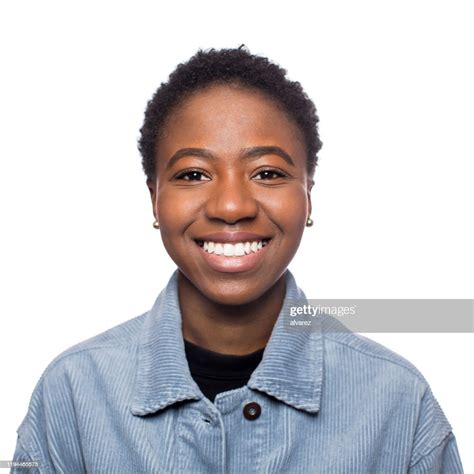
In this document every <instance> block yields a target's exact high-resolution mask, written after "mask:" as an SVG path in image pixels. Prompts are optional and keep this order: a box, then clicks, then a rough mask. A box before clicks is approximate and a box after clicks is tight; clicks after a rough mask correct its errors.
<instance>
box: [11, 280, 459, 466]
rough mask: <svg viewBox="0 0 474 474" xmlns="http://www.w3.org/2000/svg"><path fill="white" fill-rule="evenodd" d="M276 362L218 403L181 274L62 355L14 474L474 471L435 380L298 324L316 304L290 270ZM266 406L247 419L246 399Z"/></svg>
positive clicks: (350, 339) (370, 347) (378, 352)
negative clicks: (193, 357)
mask: <svg viewBox="0 0 474 474" xmlns="http://www.w3.org/2000/svg"><path fill="white" fill-rule="evenodd" d="M286 279H287V280H286V283H287V293H286V296H285V302H284V306H283V308H282V311H281V313H280V316H279V318H278V320H277V322H276V324H275V327H274V329H273V332H272V335H271V338H270V340H269V342H268V345H267V347H266V349H265V352H264V355H263V359H262V361H261V363H260V365H259V366H258V367H257V369H256V370H255V371H254V372H253V374H252V376H251V378H250V380H249V382H248V384H247V385H246V386H244V387H241V388H238V389H236V390H231V391H228V392H224V393H221V394H218V395H217V397H216V399H215V402H214V404H213V403H211V402H210V401H209V400H208V399H207V398H205V397H204V396H203V395H202V393H201V392H200V390H199V388H198V386H197V385H196V383H195V382H194V380H193V379H192V377H191V375H190V373H189V369H188V365H187V362H186V358H185V352H184V343H183V338H182V331H181V314H180V310H179V302H178V292H177V271H175V272H174V273H173V275H172V276H171V278H170V280H169V282H168V285H167V286H166V288H165V289H164V290H163V291H162V292H161V293H160V295H159V296H158V298H157V300H156V302H155V304H154V306H153V307H152V309H151V310H150V311H149V312H147V313H145V314H143V315H141V316H138V317H136V318H134V319H131V320H130V321H127V322H125V323H123V324H121V325H119V326H116V327H114V328H112V329H110V330H108V331H106V332H104V333H102V334H99V335H98V336H95V337H93V338H91V339H88V340H86V341H84V342H82V343H80V344H78V345H76V346H73V347H71V348H70V349H68V350H66V351H65V352H63V353H62V354H61V355H59V356H58V357H57V358H56V359H55V360H53V361H52V362H51V364H50V365H49V366H48V368H47V369H46V370H45V372H44V374H43V375H42V377H41V379H40V380H39V382H38V384H37V386H36V388H35V390H34V392H33V395H32V397H31V402H30V405H29V410H28V413H27V415H26V417H25V419H24V420H23V423H22V424H21V426H20V427H19V428H18V442H17V448H16V451H15V454H14V460H15V461H22V460H25V461H27V460H33V461H38V462H39V463H40V468H39V470H37V469H31V470H28V471H24V470H16V469H12V470H11V472H13V473H16V472H18V473H20V472H30V473H34V472H36V473H37V472H40V473H53V472H60V473H66V474H74V473H85V472H87V473H117V474H118V473H120V474H124V473H130V474H132V473H163V474H164V473H173V474H174V473H176V474H182V473H196V474H201V473H202V474H204V473H205V474H208V473H236V474H244V473H245V474H250V473H268V474H274V473H284V474H287V473H305V474H306V473H322V474H355V473H360V474H396V473H410V474H415V473H416V474H418V473H429V474H435V473H446V474H448V473H449V474H456V473H462V472H463V469H462V466H461V461H460V459H459V454H458V449H457V446H456V440H455V437H454V435H453V433H452V431H451V426H450V425H449V423H448V421H447V419H446V417H445V416H444V414H443V412H442V410H441V408H440V407H439V405H438V403H437V401H436V399H435V398H434V396H433V394H432V392H431V390H430V388H429V386H428V384H427V382H426V381H425V379H424V378H423V376H422V375H421V374H420V373H419V372H418V370H417V369H416V368H415V367H414V366H413V365H412V364H410V363H409V362H408V361H406V360H405V359H404V358H402V357H400V356H399V355H397V354H395V353H394V352H392V351H390V350H388V349H386V348H384V347H383V346H381V345H380V344H377V343H375V342H373V341H371V340H370V339H367V338H365V337H362V336H360V335H356V334H353V333H350V332H343V331H342V332H341V331H336V330H334V329H332V330H331V327H333V328H334V326H331V324H334V321H332V322H331V321H329V322H327V324H326V322H325V321H324V320H322V322H321V325H320V326H319V330H317V331H313V332H302V331H291V330H289V329H288V327H285V326H284V322H283V317H282V314H283V313H284V312H285V311H288V305H290V304H291V301H296V300H298V301H300V302H301V301H302V300H304V299H305V296H304V294H303V292H302V291H301V290H300V289H299V288H298V287H297V286H296V283H295V280H294V278H293V275H292V274H291V273H290V271H287V274H286ZM248 402H257V403H258V404H259V405H260V406H261V415H260V416H259V417H258V418H257V419H255V420H248V419H246V418H245V417H244V415H243V412H242V410H243V407H244V406H245V404H246V403H248Z"/></svg>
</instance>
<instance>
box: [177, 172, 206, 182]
mask: <svg viewBox="0 0 474 474" xmlns="http://www.w3.org/2000/svg"><path fill="white" fill-rule="evenodd" d="M203 177H205V178H206V179H202V178H203ZM175 179H180V180H184V181H209V178H208V177H207V176H206V175H205V174H204V173H203V172H202V171H199V170H188V171H182V172H181V173H178V174H177V175H176V176H175Z"/></svg>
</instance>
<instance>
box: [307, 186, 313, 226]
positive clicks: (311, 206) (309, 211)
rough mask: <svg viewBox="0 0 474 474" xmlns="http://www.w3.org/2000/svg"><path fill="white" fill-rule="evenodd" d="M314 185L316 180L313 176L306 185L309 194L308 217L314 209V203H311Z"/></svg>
mask: <svg viewBox="0 0 474 474" xmlns="http://www.w3.org/2000/svg"><path fill="white" fill-rule="evenodd" d="M313 186H314V180H313V178H308V182H307V185H306V194H307V196H308V217H309V216H310V215H311V212H312V210H313V205H312V203H311V189H312V188H313Z"/></svg>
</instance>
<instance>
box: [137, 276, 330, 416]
mask: <svg viewBox="0 0 474 474" xmlns="http://www.w3.org/2000/svg"><path fill="white" fill-rule="evenodd" d="M305 302H307V300H306V297H305V295H304V293H303V292H302V291H301V290H300V289H299V288H298V287H297V285H296V282H295V279H294V277H293V275H292V274H291V272H290V271H289V270H287V271H286V294H285V299H284V302H283V306H282V309H281V311H280V314H279V316H278V319H277V321H276V323H275V326H274V327H273V331H272V334H271V336H270V339H269V341H268V343H267V346H266V348H265V351H264V353H263V358H262V361H261V362H260V364H259V365H258V367H257V368H256V369H255V371H254V372H253V374H252V376H251V377H250V379H249V381H248V383H247V386H248V387H249V388H251V389H254V390H259V391H261V392H265V393H267V394H268V395H270V396H272V397H274V398H276V399H277V400H280V401H282V402H284V403H286V404H287V405H290V406H292V407H294V408H297V409H300V410H305V411H307V412H309V413H316V412H318V411H319V407H320V399H321V388H322V378H323V339H322V332H321V330H320V327H319V326H317V327H313V328H312V330H311V331H305V330H302V329H301V328H300V329H295V328H291V327H290V326H289V324H288V319H289V314H290V313H289V307H290V306H292V305H294V304H298V305H300V304H305ZM181 321H182V320H181V311H180V307H179V299H178V270H175V272H174V273H173V274H172V276H171V278H170V279H169V281H168V284H167V285H166V287H165V288H164V289H163V291H162V292H161V293H160V294H159V296H158V298H157V299H156V301H155V304H154V305H153V307H152V308H151V310H150V311H149V312H148V313H146V315H145V320H144V324H143V327H142V329H141V334H140V342H139V346H138V361H137V373H136V380H135V387H134V392H133V402H132V407H131V411H132V413H133V414H134V415H140V416H142V415H147V414H149V413H154V412H157V411H159V410H161V409H163V408H165V407H167V406H169V405H172V404H174V403H176V402H179V401H184V400H199V399H201V398H202V397H203V395H202V393H201V391H200V390H199V387H198V386H197V384H196V383H195V382H194V380H193V378H192V376H191V373H190V371H189V367H188V363H187V360H186V356H185V350H184V341H183V335H182V326H181ZM316 324H319V323H317V322H316Z"/></svg>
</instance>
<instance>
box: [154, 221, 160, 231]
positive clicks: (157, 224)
mask: <svg viewBox="0 0 474 474" xmlns="http://www.w3.org/2000/svg"><path fill="white" fill-rule="evenodd" d="M153 227H154V228H155V229H159V228H160V224H159V223H158V221H155V222H153Z"/></svg>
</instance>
